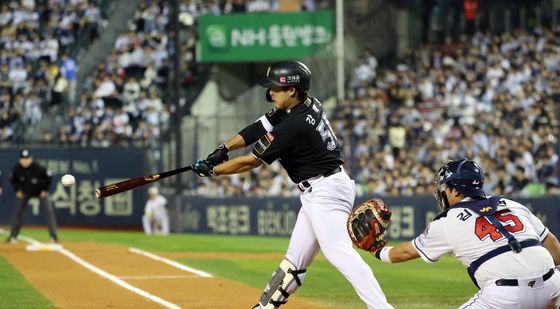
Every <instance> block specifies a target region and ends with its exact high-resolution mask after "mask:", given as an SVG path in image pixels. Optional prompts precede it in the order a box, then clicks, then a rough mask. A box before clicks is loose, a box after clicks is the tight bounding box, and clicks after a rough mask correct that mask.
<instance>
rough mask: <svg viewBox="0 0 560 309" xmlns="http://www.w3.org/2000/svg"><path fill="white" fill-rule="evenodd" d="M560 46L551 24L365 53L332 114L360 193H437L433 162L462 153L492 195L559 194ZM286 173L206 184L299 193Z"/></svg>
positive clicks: (247, 192) (207, 189)
mask: <svg viewBox="0 0 560 309" xmlns="http://www.w3.org/2000/svg"><path fill="white" fill-rule="evenodd" d="M559 52H560V33H558V32H557V31H552V30H549V29H544V28H536V29H534V30H532V31H524V30H517V31H514V32H511V33H504V34H500V35H498V34H491V33H480V32H479V33H476V34H475V35H474V36H471V37H466V36H465V37H462V39H461V40H459V41H458V42H451V41H448V43H446V44H443V45H439V44H438V45H425V46H421V47H419V48H417V49H416V50H415V51H414V52H410V53H408V54H407V55H406V56H405V57H403V58H402V59H401V61H400V62H399V63H398V64H397V65H395V66H392V67H389V68H383V69H380V68H378V66H377V61H376V59H375V57H373V56H372V55H371V54H370V53H369V52H365V53H364V56H363V58H362V59H361V61H360V63H359V64H358V65H357V66H356V69H355V73H354V77H353V79H352V82H351V83H350V85H351V87H352V89H351V95H350V96H349V98H348V99H345V100H342V101H340V102H339V103H338V104H337V106H336V108H335V110H334V111H333V113H332V115H331V116H330V120H331V125H332V127H333V130H334V131H335V132H337V135H338V137H339V141H340V142H341V143H342V145H343V154H344V157H345V168H346V170H347V171H349V172H350V174H351V175H352V177H353V178H354V179H356V181H357V184H358V189H359V190H358V192H359V194H375V195H381V196H382V195H404V196H407V195H420V194H431V193H432V192H433V189H434V188H433V183H432V182H433V176H434V172H435V170H436V169H437V168H438V167H439V166H441V164H442V163H443V161H444V160H445V159H448V158H451V159H456V158H460V157H468V158H471V159H473V160H475V161H477V162H480V164H481V165H482V166H483V167H484V169H485V170H486V171H487V173H486V179H485V189H486V190H487V192H488V193H489V194H507V195H514V196H534V195H538V194H544V193H546V194H558V193H559V192H558V188H559V186H560V184H559V183H558V181H559V174H558V173H559V171H558V164H559V162H558V152H557V151H558V133H559V129H560V126H559V122H558V104H557V103H556V102H558V101H559V100H560V81H559V76H558V75H559V71H560V57H558V54H559ZM265 171H266V172H265ZM278 171H279V168H278V166H274V165H273V166H272V167H260V168H259V170H253V171H252V172H250V173H247V174H246V175H240V176H236V177H234V178H232V179H231V180H228V178H227V177H224V178H223V179H220V180H218V182H217V184H218V186H216V185H215V184H216V183H215V182H214V181H213V180H212V181H211V182H210V181H207V180H203V181H202V183H203V185H202V186H200V188H199V191H200V193H201V194H217V193H220V194H226V195H227V194H232V195H244V196H257V195H258V196H262V195H265V196H268V195H277V194H280V195H297V194H298V191H297V188H295V187H294V186H293V185H290V184H289V183H288V182H287V181H286V175H285V174H283V172H278Z"/></svg>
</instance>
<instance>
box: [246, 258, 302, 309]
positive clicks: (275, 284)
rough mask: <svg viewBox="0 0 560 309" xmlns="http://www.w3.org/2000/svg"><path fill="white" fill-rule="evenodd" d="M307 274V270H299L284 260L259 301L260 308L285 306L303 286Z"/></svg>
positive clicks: (268, 308) (272, 308) (271, 308)
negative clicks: (289, 298) (291, 295)
mask: <svg viewBox="0 0 560 309" xmlns="http://www.w3.org/2000/svg"><path fill="white" fill-rule="evenodd" d="M305 272H306V269H297V268H296V266H295V265H294V264H292V263H290V261H288V260H286V259H284V260H282V262H281V263H280V267H278V268H277V269H276V270H275V271H274V272H273V273H272V278H270V281H269V282H268V284H267V285H266V288H265V289H264V292H263V294H262V295H261V298H260V299H259V305H260V308H262V309H275V308H278V307H280V305H283V304H285V303H286V302H287V300H286V299H287V298H288V296H290V294H292V293H294V292H295V290H296V289H297V288H298V287H299V286H300V285H301V282H302V281H303V279H304V278H305ZM257 308H258V307H257Z"/></svg>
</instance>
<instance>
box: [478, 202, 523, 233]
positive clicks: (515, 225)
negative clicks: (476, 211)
mask: <svg viewBox="0 0 560 309" xmlns="http://www.w3.org/2000/svg"><path fill="white" fill-rule="evenodd" d="M494 217H496V219H498V221H500V222H503V223H505V224H504V227H505V229H506V230H507V231H508V232H510V233H516V232H519V231H523V229H524V226H523V223H522V222H521V220H519V218H518V217H517V216H516V215H514V214H513V213H512V212H511V210H509V209H502V210H500V211H497V212H496V213H494ZM474 232H475V234H476V236H478V238H479V239H480V240H484V239H486V238H488V237H490V238H491V239H492V240H493V241H497V240H499V239H500V238H502V237H504V235H502V233H501V232H500V231H499V230H498V229H497V228H496V227H495V226H494V225H493V224H492V223H491V222H490V221H488V219H486V218H485V217H478V218H476V223H475V231H474Z"/></svg>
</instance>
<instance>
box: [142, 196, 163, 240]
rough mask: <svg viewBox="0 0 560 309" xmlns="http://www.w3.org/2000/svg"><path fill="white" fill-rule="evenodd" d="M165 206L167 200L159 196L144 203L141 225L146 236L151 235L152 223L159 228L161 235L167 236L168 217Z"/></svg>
mask: <svg viewBox="0 0 560 309" xmlns="http://www.w3.org/2000/svg"><path fill="white" fill-rule="evenodd" d="M165 205H167V199H166V198H165V197H164V196H161V195H156V196H155V197H154V198H152V199H148V201H147V202H146V207H145V208H144V216H143V217H142V225H143V227H144V232H145V233H146V234H148V235H151V234H152V232H153V231H152V225H153V224H154V223H155V224H157V225H159V226H160V227H161V233H162V234H164V235H167V234H169V216H168V215H167V210H166V209H165Z"/></svg>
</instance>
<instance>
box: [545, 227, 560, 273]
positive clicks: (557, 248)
mask: <svg viewBox="0 0 560 309" xmlns="http://www.w3.org/2000/svg"><path fill="white" fill-rule="evenodd" d="M543 247H545V248H546V250H548V252H550V255H552V259H554V265H557V266H558V265H560V242H558V238H556V236H554V234H552V233H551V232H550V231H549V232H548V234H547V235H546V237H545V239H544V241H543Z"/></svg>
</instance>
